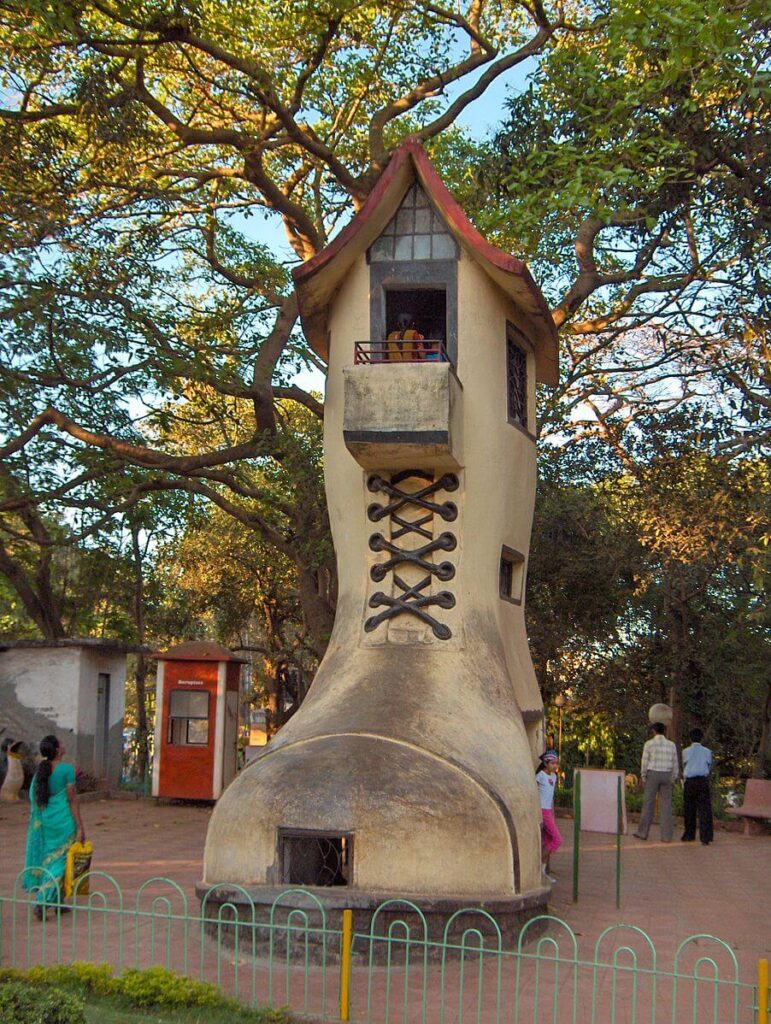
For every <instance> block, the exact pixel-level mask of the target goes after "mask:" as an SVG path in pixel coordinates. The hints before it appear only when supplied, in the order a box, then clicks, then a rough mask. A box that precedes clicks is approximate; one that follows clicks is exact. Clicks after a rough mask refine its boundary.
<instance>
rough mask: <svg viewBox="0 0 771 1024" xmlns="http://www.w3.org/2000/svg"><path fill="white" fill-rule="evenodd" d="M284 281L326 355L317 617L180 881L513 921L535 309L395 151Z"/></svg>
mask: <svg viewBox="0 0 771 1024" xmlns="http://www.w3.org/2000/svg"><path fill="white" fill-rule="evenodd" d="M295 284H296V287H297V293H298V298H299V304H300V312H301V317H302V321H303V326H304V329H305V332H306V336H307V337H308V340H309V342H310V343H311V344H312V345H313V347H314V348H315V349H316V351H317V352H318V353H319V354H320V355H321V356H323V358H324V359H326V360H328V364H329V374H328V384H327V398H326V416H325V427H324V437H325V460H326V461H325V474H326V489H327V499H328V502H329V514H330V520H331V524H332V531H333V534H334V542H335V549H336V552H337V564H338V571H339V599H338V605H337V614H336V618H335V626H334V631H333V634H332V637H331V640H330V643H329V648H328V650H327V652H326V655H325V656H324V659H323V661H322V663H321V665H320V667H319V670H318V673H317V675H316V678H315V680H314V682H313V685H312V687H311V689H310V692H309V693H308V696H307V697H306V699H305V701H304V702H303V704H302V706H301V708H300V709H299V710H298V712H297V713H296V714H295V715H294V717H293V718H292V719H291V720H290V721H289V722H288V723H287V724H286V725H285V726H284V727H283V728H282V729H281V730H280V732H279V733H278V734H277V735H276V737H275V738H274V739H273V740H272V741H271V743H270V744H269V745H268V746H267V747H266V748H265V752H264V753H263V754H262V756H260V757H259V758H258V759H257V761H256V762H254V763H253V764H252V765H250V766H249V767H248V768H246V769H245V770H244V771H242V772H241V774H240V775H239V776H238V778H236V780H235V781H234V782H233V783H232V784H231V785H230V787H229V788H228V789H227V790H226V792H225V793H224V794H223V796H222V797H221V798H220V800H219V802H218V803H217V805H216V808H215V810H214V813H213V816H212V819H211V823H210V825H209V831H208V836H207V840H206V852H205V865H204V875H205V877H204V882H203V883H202V884H203V885H204V886H211V885H215V884H216V885H218V886H219V885H223V886H226V885H227V884H230V885H231V886H233V885H238V886H242V887H244V888H245V889H246V890H248V892H249V894H250V896H251V897H252V898H253V899H255V900H256V901H258V902H259V901H261V900H262V897H263V896H268V895H270V894H271V893H275V892H278V891H280V889H281V888H287V887H289V886H292V885H304V886H307V887H311V888H312V887H313V886H319V887H327V886H335V887H345V890H346V892H345V897H346V899H347V900H348V902H349V905H355V906H359V907H362V906H365V905H367V901H370V903H371V905H375V904H376V903H377V902H378V901H379V900H382V899H385V898H386V897H388V896H391V895H398V896H401V897H408V898H409V899H410V900H411V901H412V902H414V903H417V904H418V905H419V906H437V905H439V904H441V905H442V906H443V907H444V908H445V909H447V910H448V912H449V911H451V909H452V907H453V906H464V905H468V904H469V903H475V904H477V905H480V904H484V905H486V906H493V905H495V906H497V907H499V908H500V907H501V906H503V908H504V909H505V908H506V907H510V908H512V909H516V908H517V907H520V908H521V907H524V906H527V907H529V908H531V909H532V908H533V907H537V906H539V905H542V904H543V903H544V902H545V899H546V895H547V890H546V889H545V888H544V885H543V881H542V876H541V870H540V835H541V832H540V809H539V803H538V797H537V793H536V785H535V780H534V763H535V755H536V753H537V750H538V747H539V746H540V745H541V743H542V740H543V705H542V702H541V697H540V694H539V692H538V687H537V685H536V679H535V674H534V671H533V666H532V663H531V660H530V655H529V652H528V645H527V638H526V635H525V622H524V607H523V605H524V592H525V577H526V573H527V559H528V547H529V540H530V530H531V524H532V515H533V501H534V492H535V480H536V459H535V432H536V430H535V383H536V381H543V382H545V383H547V384H554V383H555V382H556V378H557V341H556V335H555V331H554V326H553V323H552V319H551V317H550V315H549V311H548V308H547V306H546V303H545V301H544V299H543V296H542V295H541V292H540V291H539V289H538V288H537V286H536V285H535V283H534V282H533V280H532V278H531V277H530V274H529V272H528V270H527V268H526V267H525V265H524V264H523V263H521V262H520V261H519V260H517V259H514V258H513V257H511V256H509V255H506V254H505V253H503V252H501V251H499V250H497V249H495V248H494V247H493V246H491V245H490V244H488V243H487V242H485V240H484V239H483V238H482V237H481V236H480V235H479V233H478V232H477V231H476V230H475V229H474V227H473V226H472V225H471V224H470V222H469V221H468V219H467V218H466V216H465V214H464V213H463V211H462V210H461V209H460V207H459V206H458V204H457V203H456V202H455V200H454V199H453V198H452V196H451V195H450V193H449V192H448V191H447V189H446V188H445V186H444V185H443V184H442V182H441V180H440V178H439V176H438V175H437V173H436V171H435V170H434V168H433V167H432V165H431V164H430V162H429V161H428V158H427V157H426V155H425V153H424V151H423V150H422V148H421V147H420V145H419V144H417V143H416V142H413V141H408V142H406V143H405V144H404V145H403V146H402V147H401V148H400V149H399V150H398V151H397V152H396V153H395V155H394V156H393V157H392V159H391V162H390V164H389V165H388V168H387V169H386V171H385V172H384V174H383V175H382V177H381V179H380V181H379V182H378V184H377V185H376V187H375V189H374V190H373V192H372V194H371V195H370V197H369V199H368V200H367V202H366V203H365V205H364V207H363V208H362V209H361V211H360V212H359V213H358V215H357V216H356V217H355V218H354V220H353V221H352V222H351V223H350V224H349V226H348V227H347V228H346V229H345V230H344V231H343V232H342V233H341V234H340V235H339V236H338V237H337V238H336V239H335V240H334V241H333V242H332V243H331V244H330V245H329V246H328V247H327V248H326V249H325V250H324V251H323V252H321V253H320V254H319V255H318V256H317V257H315V258H314V259H313V260H311V261H310V262H309V263H307V264H305V265H304V266H302V267H300V268H298V270H297V271H296V273H295ZM316 892H317V894H319V895H320V897H321V898H322V900H323V898H324V894H327V896H328V898H330V899H331V898H332V895H333V893H334V890H332V889H329V888H319V889H317V890H316ZM261 894H262V896H261ZM340 895H342V892H341V889H340V888H337V896H338V898H339V897H340ZM262 901H263V902H264V900H262Z"/></svg>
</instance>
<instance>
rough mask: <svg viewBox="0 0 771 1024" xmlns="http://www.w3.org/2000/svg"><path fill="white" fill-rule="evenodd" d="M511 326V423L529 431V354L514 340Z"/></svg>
mask: <svg viewBox="0 0 771 1024" xmlns="http://www.w3.org/2000/svg"><path fill="white" fill-rule="evenodd" d="M514 333H515V332H514V328H513V327H512V326H511V325H510V324H509V326H508V330H507V332H506V384H507V387H508V416H509V423H513V424H515V425H516V426H519V427H522V428H523V429H524V430H527V354H526V352H525V350H524V349H523V348H522V347H521V346H520V345H518V344H517V342H516V341H515V338H514Z"/></svg>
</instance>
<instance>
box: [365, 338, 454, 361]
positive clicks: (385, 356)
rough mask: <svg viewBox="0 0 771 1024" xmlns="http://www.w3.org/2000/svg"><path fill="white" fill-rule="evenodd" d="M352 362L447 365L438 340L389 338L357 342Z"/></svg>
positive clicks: (444, 351)
mask: <svg viewBox="0 0 771 1024" xmlns="http://www.w3.org/2000/svg"><path fill="white" fill-rule="evenodd" d="M353 361H354V363H356V364H361V363H449V362H450V358H449V356H448V355H447V349H446V348H445V347H444V342H443V341H442V340H441V339H440V338H419V339H412V338H409V339H408V338H404V339H401V338H398V339H397V338H389V339H388V340H387V341H357V342H355V344H354V357H353Z"/></svg>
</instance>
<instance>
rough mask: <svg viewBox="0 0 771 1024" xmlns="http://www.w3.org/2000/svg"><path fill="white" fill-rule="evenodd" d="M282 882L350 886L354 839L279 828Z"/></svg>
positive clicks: (304, 830) (338, 835) (340, 835)
mask: <svg viewBox="0 0 771 1024" xmlns="http://www.w3.org/2000/svg"><path fill="white" fill-rule="evenodd" d="M278 841H279V857H280V864H281V882H282V883H283V884H289V885H323V886H332V885H350V880H351V869H352V866H353V836H352V835H350V834H348V833H344V832H343V833H341V832H315V831H311V830H310V829H279V831H278Z"/></svg>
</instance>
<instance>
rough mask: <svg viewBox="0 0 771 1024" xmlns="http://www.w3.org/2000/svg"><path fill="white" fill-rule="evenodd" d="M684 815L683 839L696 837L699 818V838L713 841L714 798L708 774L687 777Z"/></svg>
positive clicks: (684, 793) (684, 794)
mask: <svg viewBox="0 0 771 1024" xmlns="http://www.w3.org/2000/svg"><path fill="white" fill-rule="evenodd" d="M683 817H684V818H685V831H684V832H683V839H685V840H686V841H689V840H691V839H695V838H696V819H697V817H698V819H699V839H701V841H702V842H703V843H711V842H712V839H713V829H712V800H711V798H710V795H709V779H708V778H707V776H706V775H697V776H695V777H694V778H692V779H686V780H685V782H684V783H683Z"/></svg>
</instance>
